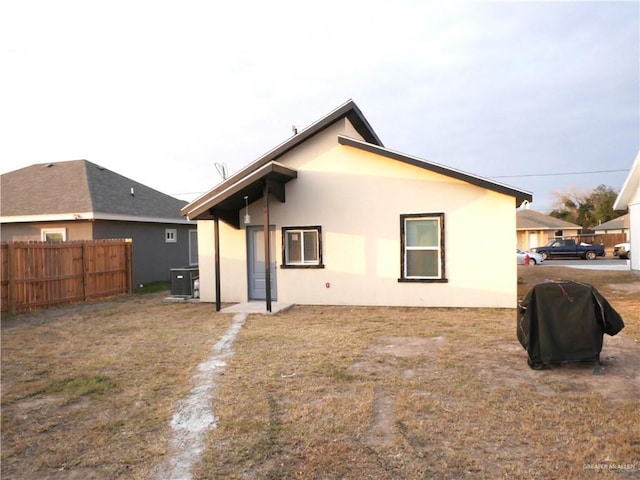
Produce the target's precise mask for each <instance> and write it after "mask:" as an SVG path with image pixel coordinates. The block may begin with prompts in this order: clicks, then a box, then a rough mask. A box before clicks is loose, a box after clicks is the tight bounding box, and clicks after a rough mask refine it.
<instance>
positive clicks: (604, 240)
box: [566, 233, 627, 249]
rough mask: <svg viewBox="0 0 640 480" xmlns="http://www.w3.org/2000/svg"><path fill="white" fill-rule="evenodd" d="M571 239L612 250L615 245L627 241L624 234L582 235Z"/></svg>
mask: <svg viewBox="0 0 640 480" xmlns="http://www.w3.org/2000/svg"><path fill="white" fill-rule="evenodd" d="M566 238H573V239H574V240H575V241H576V242H578V243H580V242H584V243H591V244H592V245H604V248H611V249H612V248H613V247H614V245H615V244H617V243H622V242H626V241H627V234H626V233H583V234H581V235H578V236H575V237H566Z"/></svg>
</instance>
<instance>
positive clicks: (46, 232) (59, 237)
mask: <svg viewBox="0 0 640 480" xmlns="http://www.w3.org/2000/svg"><path fill="white" fill-rule="evenodd" d="M40 235H41V238H42V241H43V242H66V241H67V229H66V228H43V229H41V230H40Z"/></svg>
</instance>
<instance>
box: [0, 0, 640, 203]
mask: <svg viewBox="0 0 640 480" xmlns="http://www.w3.org/2000/svg"><path fill="white" fill-rule="evenodd" d="M639 58H640V3H639V2H636V1H635V0H634V1H617V2H580V1H571V2H547V1H540V2H514V1H509V2H507V1H502V2H477V1H475V2H472V1H464V2H455V3H452V2H444V1H427V0H421V1H419V0H416V1H403V0H398V1H395V2H390V1H388V0H384V1H378V0H364V1H349V0H323V1H321V2H300V1H295V2H294V1H285V0H281V1H273V0H262V1H260V0H255V1H254V0H245V1H243V0H234V1H228V2H218V1H205V0H202V1H199V0H180V1H172V2H168V1H161V0H148V1H140V0H124V1H120V0H110V1H108V2H97V1H88V0H79V1H68V0H55V1H51V0H42V1H30V0H17V1H5V2H2V6H1V7H0V65H1V68H2V74H1V75H0V102H1V103H0V132H1V134H0V137H1V138H0V161H1V164H0V171H1V172H2V173H5V172H8V171H12V170H16V169H18V168H22V167H26V166H29V165H31V164H34V163H45V162H47V163H48V162H56V161H63V160H76V159H86V160H89V161H91V162H94V163H97V164H99V165H102V166H104V167H106V168H108V169H110V170H113V171H115V172H117V173H120V174H122V175H125V176H127V177H130V178H132V179H134V180H136V181H139V182H141V183H144V184H146V185H148V186H150V187H153V188H155V189H158V190H160V191H162V192H164V193H168V194H171V195H174V196H177V197H179V198H182V199H185V200H192V199H193V198H195V197H196V196H197V195H198V194H200V193H203V192H205V191H207V190H209V189H211V188H212V187H213V186H215V185H216V184H217V183H219V181H220V180H221V178H220V176H219V175H218V172H217V171H216V168H215V164H216V163H224V164H226V165H227V168H228V171H229V173H233V172H235V171H237V170H239V169H240V168H242V167H243V166H245V165H247V164H248V163H250V162H252V161H253V160H255V159H256V158H258V157H259V156H260V155H262V154H263V153H265V152H267V151H268V150H270V149H271V148H273V147H274V146H276V145H278V144H279V143H281V142H282V141H284V140H286V139H287V138H288V137H289V136H290V135H291V125H296V126H298V128H299V129H301V128H304V127H305V126H307V125H309V124H310V123H313V122H314V121H316V120H317V119H319V118H320V117H322V116H324V115H325V114H326V113H328V112H330V111H331V110H333V109H334V108H336V107H338V106H339V105H341V104H342V103H344V102H345V101H346V100H348V99H349V98H352V99H353V100H354V101H355V102H356V103H357V105H358V106H359V107H360V109H361V110H362V112H363V113H364V115H365V117H366V118H367V119H368V120H369V122H370V124H371V125H372V127H373V128H374V130H375V131H376V133H377V134H378V136H379V137H380V138H381V140H382V141H383V143H384V144H385V146H386V147H387V148H390V149H392V150H396V151H399V152H402V153H406V154H409V155H414V156H417V157H420V158H424V159H427V160H431V161H434V162H438V163H441V164H444V165H447V166H450V167H454V168H456V169H460V170H463V171H466V172H469V173H473V174H476V175H480V176H483V177H487V178H491V179H495V180H496V181H499V182H501V183H506V184H508V185H511V186H514V187H517V188H520V189H524V190H528V191H530V192H532V193H533V196H534V202H533V205H532V208H534V209H537V210H540V211H545V212H547V211H549V210H550V208H551V206H552V204H553V200H554V195H553V192H554V191H567V190H586V191H588V190H590V189H592V188H595V187H596V186H598V185H600V184H604V185H607V186H611V187H613V188H614V189H616V190H619V189H620V188H621V187H622V184H623V183H624V179H625V178H626V175H627V171H628V170H629V168H630V167H631V164H632V162H633V160H634V158H635V156H636V154H637V152H638V149H639V148H640V118H639V117H640V98H639V95H640V93H639V92H640V75H639V70H640V68H639ZM605 171H607V172H605ZM578 172H582V173H578ZM590 172H600V173H590ZM565 174H566V175H565ZM569 174H570V175H569Z"/></svg>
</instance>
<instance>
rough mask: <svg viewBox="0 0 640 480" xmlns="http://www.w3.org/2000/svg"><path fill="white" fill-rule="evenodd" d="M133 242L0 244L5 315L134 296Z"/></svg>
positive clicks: (91, 241)
mask: <svg viewBox="0 0 640 480" xmlns="http://www.w3.org/2000/svg"><path fill="white" fill-rule="evenodd" d="M131 246H132V243H131V240H130V239H118V240H87V241H77V242H61V243H52V242H2V244H1V250H0V261H1V262H2V298H1V303H2V312H12V313H14V312H22V311H28V310H35V309H38V308H43V307H49V306H52V305H59V304H63V303H74V302H83V301H87V300H95V299H99V298H106V297H112V296H115V295H122V294H128V293H131V291H132V283H133V280H132V278H133V277H132V261H131V250H132V249H131Z"/></svg>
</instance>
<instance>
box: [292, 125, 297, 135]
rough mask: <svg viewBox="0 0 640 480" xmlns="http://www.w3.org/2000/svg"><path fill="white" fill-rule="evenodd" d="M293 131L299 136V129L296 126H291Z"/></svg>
mask: <svg viewBox="0 0 640 480" xmlns="http://www.w3.org/2000/svg"><path fill="white" fill-rule="evenodd" d="M291 131H292V132H293V134H294V135H297V134H298V127H296V126H295V125H291Z"/></svg>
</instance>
